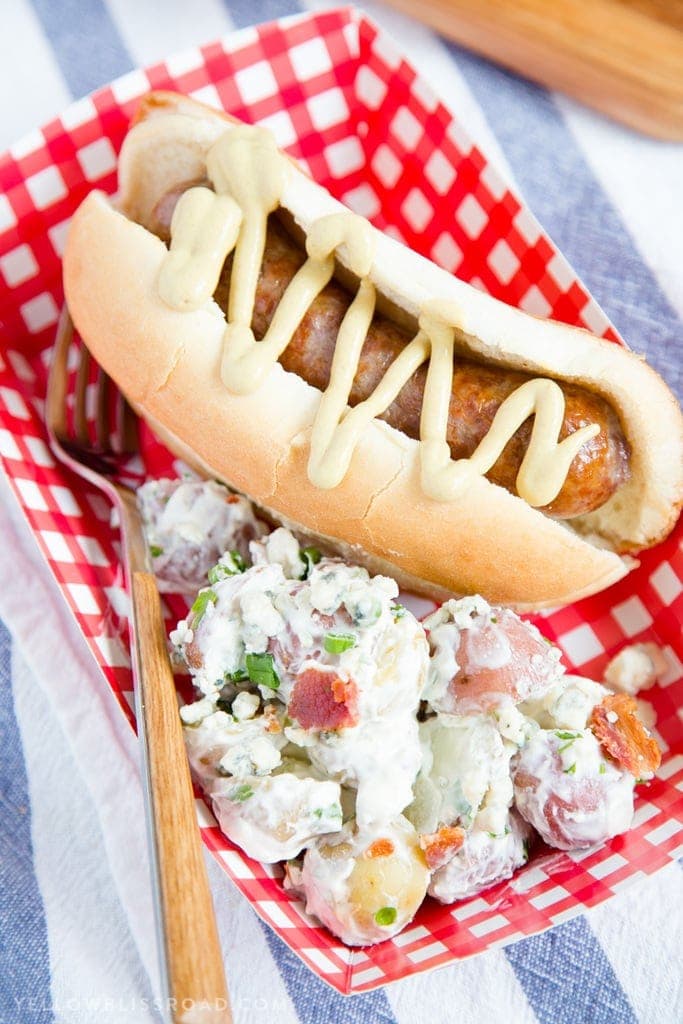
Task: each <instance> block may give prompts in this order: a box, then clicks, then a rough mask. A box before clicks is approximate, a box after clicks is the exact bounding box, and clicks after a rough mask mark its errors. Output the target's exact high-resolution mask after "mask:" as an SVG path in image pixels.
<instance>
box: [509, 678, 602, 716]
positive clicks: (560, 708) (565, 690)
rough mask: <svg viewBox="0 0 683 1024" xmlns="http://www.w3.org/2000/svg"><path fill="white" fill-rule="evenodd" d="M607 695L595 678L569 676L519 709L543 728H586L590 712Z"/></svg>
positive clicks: (527, 701)
mask: <svg viewBox="0 0 683 1024" xmlns="http://www.w3.org/2000/svg"><path fill="white" fill-rule="evenodd" d="M607 692H608V691H607V690H606V689H605V687H604V686H601V685H600V683H596V682H594V681H593V680H592V679H585V678H584V677H583V676H575V675H566V676H563V678H562V679H561V680H560V681H559V682H558V683H556V685H555V686H551V688H550V689H549V690H547V691H546V693H544V694H542V695H541V696H540V697H537V698H534V699H530V700H526V701H524V702H523V703H522V704H520V706H519V710H520V711H521V712H523V714H525V715H527V716H528V717H529V718H531V719H533V721H535V722H537V723H538V725H540V726H541V727H542V728H543V729H585V728H586V726H587V725H588V719H589V718H590V714H591V711H592V710H593V708H594V707H596V706H597V705H598V704H599V703H600V702H601V701H602V700H603V699H604V698H605V697H606V696H607Z"/></svg>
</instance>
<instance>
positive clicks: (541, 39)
mask: <svg viewBox="0 0 683 1024" xmlns="http://www.w3.org/2000/svg"><path fill="white" fill-rule="evenodd" d="M389 2H390V3H391V4H393V5H394V6H395V7H397V8H400V9H401V10H403V11H405V12H406V13H408V14H411V15H412V16H413V17H416V18H419V19H420V20H422V21H424V22H426V23H427V24H429V25H430V26H432V28H435V29H437V31H439V32H440V33H442V34H443V35H445V36H448V37H449V38H451V39H454V40H455V41H456V42H458V43H462V44H463V45H464V46H467V47H469V48H470V49H472V50H476V51H477V52H478V53H481V54H483V55H484V56H486V57H489V58H491V59H492V60H495V61H497V62H498V63H500V64H503V65H505V67H508V68H511V69H512V70H513V71H517V72H519V73H520V74H522V75H525V76H526V77H527V78H531V79H533V80H534V81H537V82H540V83H541V84H543V85H546V86H549V87H550V88H551V89H558V90H560V91H562V92H566V93H568V94H569V95H570V96H574V97H575V98H576V99H578V100H582V101H583V102H584V103H586V104H588V105H589V106H591V107H595V108H596V109H597V110H600V111H602V112H603V113H605V114H609V115H610V116H611V117H614V118H616V119H617V120H618V121H622V122H624V123H625V124H627V125H629V126H630V127H632V128H636V129H638V130H640V131H642V132H646V133H647V134H649V135H654V136H657V137H658V138H661V139H675V140H678V141H682V140H683V0H389Z"/></svg>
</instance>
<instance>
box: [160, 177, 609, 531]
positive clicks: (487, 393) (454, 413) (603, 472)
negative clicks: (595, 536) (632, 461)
mask: <svg viewBox="0 0 683 1024" xmlns="http://www.w3.org/2000/svg"><path fill="white" fill-rule="evenodd" d="M192 184H194V183H192ZM188 187H189V184H188V185H185V186H183V187H182V188H179V189H176V190H173V191H172V192H169V193H168V194H167V195H166V196H164V197H163V198H162V199H161V200H160V202H159V203H158V204H157V207H156V209H155V210H154V212H153V214H152V218H151V221H150V224H149V225H148V226H149V228H150V230H153V231H154V232H155V233H156V234H158V235H159V236H160V237H161V238H163V239H164V240H166V241H167V240H168V236H169V225H170V221H171V216H172V214H173V209H174V207H175V204H176V202H177V200H178V198H179V196H180V195H181V194H182V191H184V189H185V188H188ZM305 258H306V256H305V253H304V252H303V250H302V249H301V248H300V247H299V246H298V245H297V243H296V242H295V241H293V240H292V238H290V236H289V235H288V234H287V232H286V231H285V230H284V228H283V227H282V226H281V225H280V224H279V223H278V221H277V220H275V219H274V218H272V217H271V219H270V221H269V225H268V234H267V241H266V249H265V254H264V258H263V264H262V267H261V274H260V277H259V282H258V286H257V291H256V302H255V306H254V316H253V320H252V329H253V331H254V335H255V336H256V338H257V339H260V338H262V337H263V336H264V334H265V333H266V331H267V329H268V326H269V324H270V322H271V320H272V318H273V314H274V312H275V309H276V308H277V305H278V303H279V301H280V299H281V298H282V295H283V293H284V291H285V289H286V288H287V285H288V284H289V283H290V281H291V280H292V278H293V277H294V275H295V273H296V272H297V270H298V269H299V267H301V266H302V264H303V263H304V261H305ZM231 267H232V259H231V258H229V259H228V260H227V261H226V264H225V267H224V268H223V273H222V275H221V279H220V281H219V284H218V288H217V290H216V294H215V299H216V301H217V302H218V304H219V305H220V307H221V308H222V309H224V310H226V309H227V308H228V296H229V288H230V272H231ZM351 299H352V296H351V295H350V293H349V292H348V291H347V290H346V289H345V288H344V287H343V286H342V285H340V284H338V283H337V282H336V281H332V282H330V284H329V285H327V287H325V288H324V289H323V290H322V292H321V293H320V295H319V296H318V298H317V299H316V300H315V301H314V302H313V303H312V305H311V306H310V308H309V309H308V311H307V313H306V315H305V317H304V319H303V320H302V322H301V324H300V325H299V327H298V329H297V330H296V332H295V334H294V336H293V338H292V340H291V342H290V344H289V345H288V346H287V348H286V349H285V351H284V352H283V354H282V356H281V357H280V362H281V363H282V365H283V366H284V368H285V369H286V370H289V371H290V372H292V373H296V374H298V376H300V377H302V378H303V379H304V380H305V381H307V382H308V383H309V384H311V385H313V387H316V388H319V389H320V390H321V391H322V390H324V389H325V388H326V386H327V384H328V382H329V379H330V368H331V365H332V356H333V354H334V346H335V343H336V338H337V334H338V331H339V326H340V324H341V321H342V318H343V317H344V314H345V313H346V310H347V309H348V307H349V305H350V303H351ZM411 337H412V336H411V335H410V334H409V333H408V332H406V331H405V330H404V329H403V328H402V327H400V326H398V325H397V324H395V323H393V322H392V321H391V320H389V319H388V318H387V317H385V316H382V315H381V314H377V315H376V316H375V317H374V319H373V321H372V324H371V326H370V330H369V331H368V335H367V338H366V340H365V344H364V346H363V350H362V353H361V357H360V361H359V365H358V371H357V373H356V376H355V379H354V383H353V388H352V391H351V395H350V398H349V404H350V405H357V404H358V403H359V402H362V401H363V400H364V399H365V398H367V397H368V396H369V395H370V394H371V393H372V391H373V390H374V388H375V387H376V386H377V384H378V383H379V382H380V380H381V379H382V377H383V376H384V373H385V372H386V370H387V368H388V367H389V365H390V364H391V363H392V361H393V360H394V359H395V358H396V356H397V355H398V353H399V352H400V351H401V349H403V348H404V347H405V346H406V345H407V344H408V342H409V341H410V340H411ZM426 373H427V371H426V366H422V367H420V369H419V370H418V371H417V373H415V374H414V375H413V377H412V378H411V379H410V380H409V381H408V382H407V383H406V385H405V386H404V387H403V389H402V390H401V392H400V394H399V395H398V396H397V398H396V400H395V401H394V402H393V403H392V405H390V406H389V408H388V409H387V410H386V412H385V413H384V414H383V415H382V419H384V420H386V421H387V422H388V423H390V424H391V426H392V427H396V428H397V429H398V430H401V431H403V433H405V434H407V435H408V436H409V437H413V438H417V437H418V436H419V428H420V411H421V407H422V396H423V393H424V386H425V378H426ZM530 379H531V375H530V374H525V373H518V372H516V371H514V370H509V369H506V368H504V367H500V366H494V365H484V364H482V363H478V362H476V361H474V360H472V359H467V358H461V357H460V356H456V359H455V365H454V373H453V388H452V397H451V403H450V412H449V419H448V433H447V438H448V443H449V445H450V449H451V454H452V456H453V458H455V459H460V458H467V457H469V456H470V455H472V453H473V452H474V450H475V448H476V447H477V445H478V444H479V442H480V441H481V440H482V438H483V437H484V436H485V434H486V433H487V431H488V430H489V428H490V426H491V423H492V422H493V418H494V416H495V414H496V412H497V410H498V408H499V407H500V405H501V403H502V402H503V401H504V400H505V398H507V396H508V395H509V394H511V392H512V391H514V390H515V389H516V388H518V387H519V386H520V385H521V384H523V383H524V382H525V381H527V380H530ZM558 383H559V384H560V386H561V388H562V391H563V393H564V396H565V403H566V405H565V417H564V424H563V426H562V430H561V432H560V438H564V437H566V436H567V435H568V434H571V433H573V432H574V431H575V430H578V429H579V428H580V427H583V426H587V425H588V424H590V423H597V424H599V426H600V433H599V434H597V435H596V437H594V438H593V439H592V440H590V441H587V442H586V443H585V444H584V445H583V447H582V448H581V450H580V451H579V454H578V455H577V456H576V458H575V459H574V461H573V463H572V466H571V468H570V471H569V475H568V476H567V479H566V481H565V483H564V485H563V487H562V489H561V491H560V493H559V494H558V496H557V498H555V500H554V501H553V502H551V504H550V505H547V506H546V507H545V508H544V510H543V511H544V512H547V513H548V514H549V515H551V516H554V517H556V518H558V519H569V518H573V517H575V516H579V515H581V514H583V513H585V512H590V511H592V510H593V509H596V508H599V507H600V506H601V505H603V504H604V503H605V502H606V501H607V500H608V498H610V497H611V495H612V494H613V493H614V491H615V490H616V489H617V487H619V485H620V484H621V483H623V482H624V480H625V479H626V478H627V476H628V473H629V448H628V444H627V442H626V439H625V438H624V435H623V432H622V430H621V426H620V424H619V421H618V418H617V416H616V414H615V412H614V410H613V409H612V408H611V407H610V405H609V404H608V403H607V402H606V401H605V400H604V399H603V398H601V397H600V396H599V395H597V394H594V393H593V392H590V391H587V390H585V389H584V388H580V387H577V386H576V385H573V384H567V383H565V382H562V381H559V382H558ZM531 427H532V420H531V418H529V419H528V420H527V421H526V422H525V423H523V424H522V426H521V427H520V429H519V430H518V431H517V433H516V434H515V435H514V436H513V437H512V439H511V440H510V442H509V443H508V444H507V445H506V447H505V449H504V451H503V453H502V454H501V456H500V458H499V459H498V461H497V462H496V463H495V465H494V466H493V468H492V469H491V470H490V472H489V473H487V477H488V479H489V480H491V481H492V482H493V483H495V484H498V485H499V486H501V487H505V488H506V489H507V490H508V491H511V492H512V493H513V494H514V493H515V480H516V477H517V473H518V471H519V467H520V465H521V463H522V459H523V457H524V453H525V452H526V449H527V447H528V444H529V440H530V437H531Z"/></svg>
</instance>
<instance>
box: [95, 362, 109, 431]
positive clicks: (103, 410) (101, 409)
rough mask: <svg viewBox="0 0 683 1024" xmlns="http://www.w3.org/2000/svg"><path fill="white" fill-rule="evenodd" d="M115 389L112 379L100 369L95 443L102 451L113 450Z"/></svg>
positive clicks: (98, 374)
mask: <svg viewBox="0 0 683 1024" xmlns="http://www.w3.org/2000/svg"><path fill="white" fill-rule="evenodd" d="M113 389H114V385H113V384H112V381H111V378H110V377H109V376H108V375H107V374H106V373H105V372H104V370H103V369H102V368H101V367H99V368H98V373H97V393H96V407H95V443H96V445H97V447H98V449H99V450H100V451H106V450H107V449H108V448H111V440H110V439H111V432H112V431H111V420H110V415H111V408H110V407H111V393H112V391H113Z"/></svg>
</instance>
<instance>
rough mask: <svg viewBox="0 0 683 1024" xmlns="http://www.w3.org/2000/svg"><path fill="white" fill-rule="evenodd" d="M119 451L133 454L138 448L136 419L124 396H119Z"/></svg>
mask: <svg viewBox="0 0 683 1024" xmlns="http://www.w3.org/2000/svg"><path fill="white" fill-rule="evenodd" d="M120 398H121V415H120V418H119V423H120V425H121V449H122V451H124V452H130V453H131V454H133V453H134V452H136V451H137V450H138V448H139V433H138V418H137V415H136V413H135V412H134V411H133V410H132V409H131V407H130V405H129V404H128V401H127V400H126V397H125V395H123V394H121V395H120Z"/></svg>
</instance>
